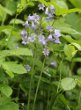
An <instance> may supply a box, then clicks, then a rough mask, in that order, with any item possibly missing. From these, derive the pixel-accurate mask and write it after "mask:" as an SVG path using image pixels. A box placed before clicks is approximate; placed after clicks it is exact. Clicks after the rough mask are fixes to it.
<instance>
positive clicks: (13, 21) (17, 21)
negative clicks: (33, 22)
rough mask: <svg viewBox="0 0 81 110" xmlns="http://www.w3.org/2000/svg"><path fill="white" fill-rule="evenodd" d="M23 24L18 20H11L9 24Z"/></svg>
mask: <svg viewBox="0 0 81 110" xmlns="http://www.w3.org/2000/svg"><path fill="white" fill-rule="evenodd" d="M14 23H15V24H24V21H22V20H20V19H12V20H11V21H10V24H14Z"/></svg>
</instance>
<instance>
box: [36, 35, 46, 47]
mask: <svg viewBox="0 0 81 110" xmlns="http://www.w3.org/2000/svg"><path fill="white" fill-rule="evenodd" d="M38 40H39V42H40V43H41V44H42V45H46V39H45V37H44V36H43V35H40V36H38Z"/></svg>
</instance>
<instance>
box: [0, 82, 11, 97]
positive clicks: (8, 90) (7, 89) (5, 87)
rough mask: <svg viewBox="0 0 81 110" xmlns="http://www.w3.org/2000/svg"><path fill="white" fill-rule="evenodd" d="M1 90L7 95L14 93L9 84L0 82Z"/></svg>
mask: <svg viewBox="0 0 81 110" xmlns="http://www.w3.org/2000/svg"><path fill="white" fill-rule="evenodd" d="M0 91H1V92H2V93H3V94H4V95H5V96H7V97H9V96H10V95H11V94H12V89H11V87H10V86H8V85H7V84H0Z"/></svg>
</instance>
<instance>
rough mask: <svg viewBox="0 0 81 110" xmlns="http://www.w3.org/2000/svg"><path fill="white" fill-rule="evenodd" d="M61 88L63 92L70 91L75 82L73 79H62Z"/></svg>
mask: <svg viewBox="0 0 81 110" xmlns="http://www.w3.org/2000/svg"><path fill="white" fill-rule="evenodd" d="M61 86H62V88H63V90H65V91H68V90H72V89H73V88H75V86H76V80H74V79H73V78H64V79H62V80H61Z"/></svg>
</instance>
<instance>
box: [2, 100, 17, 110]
mask: <svg viewBox="0 0 81 110" xmlns="http://www.w3.org/2000/svg"><path fill="white" fill-rule="evenodd" d="M0 110H19V106H18V105H17V104H16V103H14V102H10V103H7V104H5V105H3V106H1V107H0Z"/></svg>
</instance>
